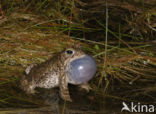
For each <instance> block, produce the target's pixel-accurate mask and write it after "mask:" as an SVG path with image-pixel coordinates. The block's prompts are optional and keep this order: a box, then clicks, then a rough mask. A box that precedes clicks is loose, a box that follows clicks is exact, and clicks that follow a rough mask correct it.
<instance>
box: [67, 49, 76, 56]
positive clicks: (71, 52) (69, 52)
mask: <svg viewBox="0 0 156 114" xmlns="http://www.w3.org/2000/svg"><path fill="white" fill-rule="evenodd" d="M73 53H74V52H73V51H72V50H66V54H68V55H72V54H73Z"/></svg>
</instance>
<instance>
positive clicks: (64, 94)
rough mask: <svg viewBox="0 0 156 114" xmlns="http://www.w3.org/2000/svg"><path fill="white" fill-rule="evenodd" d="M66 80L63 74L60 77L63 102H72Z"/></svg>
mask: <svg viewBox="0 0 156 114" xmlns="http://www.w3.org/2000/svg"><path fill="white" fill-rule="evenodd" d="M66 78H67V77H66V75H65V73H63V72H62V73H61V75H60V76H59V87H60V96H61V98H62V99H63V100H65V101H70V102H72V99H71V98H70V95H69V89H68V82H67V79H66Z"/></svg>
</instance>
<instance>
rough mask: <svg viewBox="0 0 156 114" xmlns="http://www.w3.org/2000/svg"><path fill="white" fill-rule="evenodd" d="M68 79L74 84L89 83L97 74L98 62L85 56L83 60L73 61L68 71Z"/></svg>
mask: <svg viewBox="0 0 156 114" xmlns="http://www.w3.org/2000/svg"><path fill="white" fill-rule="evenodd" d="M66 71H67V75H68V78H69V79H70V80H71V81H72V82H74V84H82V83H85V82H87V81H89V80H90V79H91V78H92V77H93V76H94V74H95V72H96V62H95V60H94V59H93V58H92V57H91V56H89V55H85V56H84V57H82V58H79V59H76V60H74V61H72V62H71V63H70V65H69V67H68V68H67V69H66Z"/></svg>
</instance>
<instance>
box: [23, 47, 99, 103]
mask: <svg viewBox="0 0 156 114" xmlns="http://www.w3.org/2000/svg"><path fill="white" fill-rule="evenodd" d="M95 72H96V63H95V60H94V59H93V58H92V57H90V56H89V55H86V54H85V53H84V52H83V51H81V50H80V49H79V48H68V49H66V50H64V51H62V52H60V53H58V54H57V55H56V56H53V57H52V58H50V59H49V60H47V61H45V62H43V63H41V64H38V65H31V66H28V67H27V68H26V70H25V75H23V76H21V79H20V84H21V88H22V89H23V90H24V91H25V92H26V93H27V94H33V93H35V90H34V89H35V88H36V87H40V88H53V87H58V86H59V88H60V96H61V98H62V99H64V100H67V101H72V100H71V98H70V95H69V91H68V83H70V84H74V85H81V84H85V83H87V82H88V81H89V80H90V79H91V78H92V77H93V75H94V74H95Z"/></svg>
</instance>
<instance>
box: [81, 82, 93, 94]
mask: <svg viewBox="0 0 156 114" xmlns="http://www.w3.org/2000/svg"><path fill="white" fill-rule="evenodd" d="M79 87H80V90H82V89H84V90H86V91H87V92H89V91H90V90H91V89H92V88H91V87H90V85H89V84H88V83H84V84H82V85H79Z"/></svg>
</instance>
